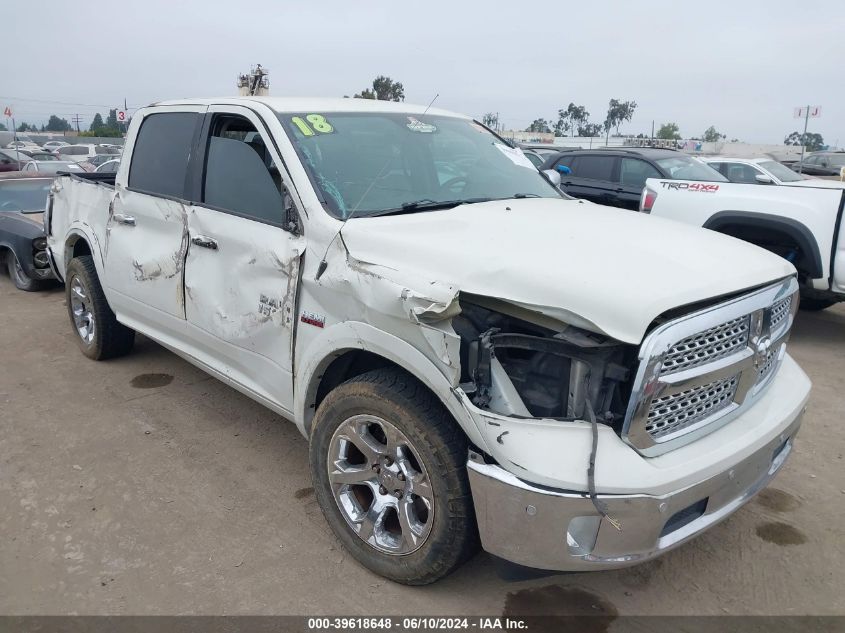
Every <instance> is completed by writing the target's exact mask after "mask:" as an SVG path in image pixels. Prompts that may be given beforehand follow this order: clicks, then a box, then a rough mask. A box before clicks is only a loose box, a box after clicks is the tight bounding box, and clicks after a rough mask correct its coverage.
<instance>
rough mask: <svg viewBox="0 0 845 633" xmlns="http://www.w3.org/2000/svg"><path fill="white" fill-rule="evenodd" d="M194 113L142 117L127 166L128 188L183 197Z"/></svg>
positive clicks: (195, 120) (197, 118)
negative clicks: (130, 161)
mask: <svg viewBox="0 0 845 633" xmlns="http://www.w3.org/2000/svg"><path fill="white" fill-rule="evenodd" d="M198 120H199V114H197V113H196V112H162V113H161V114H151V115H149V116H147V117H144V121H143V123H141V129H140V130H138V138H137V139H135V147H134V149H133V150H132V163H131V164H130V166H129V187H130V188H131V189H135V190H137V191H142V192H144V193H151V194H156V195H160V196H167V197H171V198H184V197H185V176H186V174H187V172H188V160H189V158H190V156H191V147H192V144H193V138H194V130H195V129H196V125H197V121H198Z"/></svg>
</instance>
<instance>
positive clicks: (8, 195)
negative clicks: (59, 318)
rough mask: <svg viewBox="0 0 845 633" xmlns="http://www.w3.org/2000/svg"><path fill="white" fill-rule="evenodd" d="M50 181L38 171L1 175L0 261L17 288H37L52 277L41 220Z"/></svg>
mask: <svg viewBox="0 0 845 633" xmlns="http://www.w3.org/2000/svg"><path fill="white" fill-rule="evenodd" d="M52 184H53V178H52V177H49V178H45V177H44V176H42V175H41V174H24V173H19V172H11V173H5V174H0V263H5V265H6V267H7V269H8V271H9V276H10V277H11V278H12V282H13V283H14V284H15V286H16V287H17V288H19V289H20V290H26V291H29V292H32V291H35V290H40V289H41V288H42V287H44V285H45V283H46V282H47V280H50V279H55V276H54V275H53V271H52V270H51V269H50V262H49V259H48V258H47V250H46V249H47V238H46V237H45V235H44V223H43V219H44V208H45V206H46V204H47V196H48V194H49V193H50V186H51V185H52Z"/></svg>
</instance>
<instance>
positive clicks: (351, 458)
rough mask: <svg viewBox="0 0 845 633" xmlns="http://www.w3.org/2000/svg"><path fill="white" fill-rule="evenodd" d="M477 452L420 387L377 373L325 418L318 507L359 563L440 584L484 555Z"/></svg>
mask: <svg viewBox="0 0 845 633" xmlns="http://www.w3.org/2000/svg"><path fill="white" fill-rule="evenodd" d="M358 447H360V449H359V448H358ZM467 448H468V446H467V440H466V436H465V435H464V433H463V431H462V430H461V428H460V427H459V426H458V425H457V424H456V423H455V421H454V420H453V419H452V417H451V416H450V415H449V413H448V412H447V411H446V410H445V409H444V407H443V405H442V404H441V403H440V402H439V401H438V400H437V399H436V398H435V397H434V396H433V395H432V394H431V393H430V392H429V391H428V390H427V389H426V388H425V387H424V386H423V385H422V384H420V383H419V382H418V381H417V380H416V379H415V378H413V377H412V376H410V375H409V374H407V373H405V372H403V371H401V370H398V369H392V368H391V369H377V370H374V371H370V372H367V373H365V374H363V375H360V376H357V377H355V378H352V379H351V380H349V381H347V382H345V383H343V384H342V385H340V386H339V387H337V388H335V389H334V390H333V391H331V392H330V393H329V394H328V396H326V399H325V400H323V402H322V403H321V404H320V407H319V409H318V410H317V414H316V416H315V418H314V425H313V427H312V430H311V444H310V447H309V453H310V463H311V478H312V481H313V483H314V491H315V496H316V498H317V502H318V503H319V504H320V508H321V509H322V511H323V515H324V516H325V518H326V521H327V522H328V524H329V526H330V527H331V529H332V531H333V532H334V533H335V535H336V536H337V538H338V539H339V540H340V541H341V543H343V545H344V546H345V548H346V549H347V551H349V552H350V553H351V554H352V556H354V557H355V559H357V560H358V562H359V563H361V564H362V565H364V566H365V567H367V568H368V569H370V570H371V571H373V572H375V573H377V574H379V575H381V576H384V577H386V578H389V579H390V580H393V581H395V582H399V583H403V584H408V585H425V584H429V583H432V582H434V581H436V580H439V579H440V578H442V577H444V576H446V575H447V574H449V573H450V572H452V571H453V570H454V569H455V568H456V567H457V566H458V565H460V564H461V563H462V562H464V561H465V560H467V559H468V558H469V557H470V556H472V555H473V554H474V553H475V552H476V550H477V549H478V528H477V527H476V523H475V511H474V507H473V503H472V496H471V493H470V487H469V479H468V476H467V472H466V459H467ZM359 472H360V474H358V473H359Z"/></svg>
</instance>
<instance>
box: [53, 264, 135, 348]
mask: <svg viewBox="0 0 845 633" xmlns="http://www.w3.org/2000/svg"><path fill="white" fill-rule="evenodd" d="M65 277H66V279H67V282H66V284H65V298H66V300H67V301H66V303H67V310H68V316H70V323H71V325H72V326H73V330H74V333H75V334H76V342H77V343H78V344H79V349H80V350H81V351H82V353H83V354H85V355H86V356H87V357H88V358H91V359H93V360H106V359H108V358H117V357H118V356H124V355H126V354H128V353H129V352H130V351H132V346H133V345H134V344H135V330H132V329H130V328H128V327H126V326H125V325H123V324H122V323H119V322H118V320H117V319H116V318H115V316H114V312H112V310H111V308H110V307H109V304H108V301H106V296H105V294H104V293H103V288H102V286H101V285H100V279H99V277H97V269H96V268H95V267H94V260H93V258H92V257H91V256H90V255H84V256H82V257H74V258H73V259H72V260H70V263H69V264H68V267H67V272H66V275H65Z"/></svg>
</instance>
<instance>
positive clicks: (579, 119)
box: [555, 103, 590, 136]
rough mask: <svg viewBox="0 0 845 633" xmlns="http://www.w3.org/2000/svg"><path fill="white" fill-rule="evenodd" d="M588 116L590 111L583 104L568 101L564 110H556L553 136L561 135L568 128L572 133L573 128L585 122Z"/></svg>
mask: <svg viewBox="0 0 845 633" xmlns="http://www.w3.org/2000/svg"><path fill="white" fill-rule="evenodd" d="M589 118H590V113H589V112H587V108H585V107H584V106H579V105H575V104H574V103H570V104H569V105H568V106H567V108H566V110H558V111H557V123H555V136H563V135H564V134H566V132H569V131H570V130H571V131H572V132H573V133H574V132H575V130H576V129H577V128H578V127H579V126H582V125H584V124H585V123H587V121H588V120H589Z"/></svg>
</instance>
